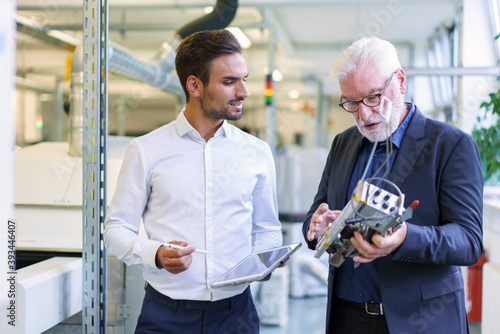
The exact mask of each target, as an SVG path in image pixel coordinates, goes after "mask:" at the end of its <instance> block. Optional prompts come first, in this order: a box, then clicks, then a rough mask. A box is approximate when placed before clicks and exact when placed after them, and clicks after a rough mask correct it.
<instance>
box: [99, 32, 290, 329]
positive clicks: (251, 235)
mask: <svg viewBox="0 0 500 334" xmlns="http://www.w3.org/2000/svg"><path fill="white" fill-rule="evenodd" d="M175 65H176V70H177V73H178V76H179V79H180V81H181V84H182V86H183V89H184V92H185V94H186V100H187V103H186V107H185V109H184V110H183V111H182V112H181V114H180V115H179V117H178V118H177V119H176V120H175V121H173V122H171V123H169V124H167V125H165V126H163V127H161V128H159V129H157V130H154V131H153V132H151V133H149V134H147V135H145V136H142V137H139V138H136V139H134V140H132V142H131V143H130V146H129V149H128V152H127V154H126V156H125V159H124V161H123V167H122V169H121V172H120V176H119V179H118V186H117V188H116V191H115V195H114V198H113V200H112V202H111V204H110V207H109V210H108V216H107V219H106V229H105V231H104V236H105V243H106V247H107V249H108V251H109V252H110V253H111V254H113V255H115V256H117V257H118V258H119V259H121V260H123V261H124V262H125V263H127V264H128V265H134V266H139V267H141V268H142V269H143V270H144V278H145V279H146V281H147V288H146V296H145V298H144V303H143V308H142V312H141V315H140V317H139V320H138V324H137V329H136V333H160V332H161V333H193V334H194V333H213V334H222V333H238V332H245V333H258V331H259V324H258V315H257V313H256V310H255V307H254V305H253V301H252V296H251V294H250V289H249V286H248V284H244V285H239V286H232V287H225V288H218V289H212V288H211V287H210V285H209V283H210V282H212V281H214V280H215V279H217V278H218V277H219V276H221V275H222V274H223V273H224V272H226V271H227V270H228V269H230V268H231V267H232V266H233V265H235V264H236V263H238V262H239V261H240V260H242V259H243V258H244V257H245V256H246V255H248V254H249V253H250V252H251V251H253V250H260V249H265V248H270V247H274V246H280V245H281V241H282V240H281V225H280V223H279V221H278V210H277V201H276V186H275V184H276V175H275V166H274V161H273V157H272V154H271V150H270V148H269V146H268V145H267V144H266V143H265V142H263V141H261V140H259V139H257V138H255V137H253V136H250V135H248V134H246V133H244V132H243V131H240V130H239V129H237V128H236V127H234V126H232V125H230V124H228V123H227V121H226V120H237V119H240V118H241V116H242V108H243V102H244V100H245V98H247V97H248V96H249V95H250V94H249V92H248V89H247V87H246V79H247V77H248V70H247V67H246V64H245V60H244V59H243V56H242V55H241V49H240V46H239V44H238V42H237V40H236V39H235V37H234V36H233V35H232V34H231V33H230V32H228V31H227V30H217V31H202V32H199V33H195V34H193V35H191V36H189V37H187V38H185V39H184V40H183V41H182V43H181V44H180V45H179V47H178V49H177V56H176V61H175ZM141 219H142V220H143V222H144V228H145V231H146V233H147V238H141V237H140V236H138V231H139V225H140V223H141ZM164 243H169V244H174V245H178V246H185V248H183V249H176V248H170V247H166V246H164ZM197 248H199V249H204V250H206V251H207V252H208V254H204V253H199V252H195V249H197Z"/></svg>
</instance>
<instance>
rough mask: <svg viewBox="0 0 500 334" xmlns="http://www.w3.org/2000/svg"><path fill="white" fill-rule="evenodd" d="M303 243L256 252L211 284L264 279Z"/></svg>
mask: <svg viewBox="0 0 500 334" xmlns="http://www.w3.org/2000/svg"><path fill="white" fill-rule="evenodd" d="M301 245H302V243H300V242H299V243H296V244H291V245H286V246H280V247H276V248H271V249H267V250H262V251H258V252H254V253H252V254H250V255H249V256H247V257H246V258H245V259H243V261H241V262H240V263H238V264H237V265H236V266H234V267H233V268H231V269H230V270H229V271H228V272H227V273H225V274H224V275H223V276H221V277H220V278H219V279H218V280H216V281H215V282H212V283H211V284H210V285H211V286H212V287H213V288H217V287H222V286H228V285H236V284H242V283H247V282H252V281H258V280H262V279H264V278H265V277H266V276H267V275H269V274H270V273H271V272H272V271H273V270H274V269H276V268H277V267H278V266H279V265H281V264H283V263H285V262H286V261H287V260H288V259H289V258H290V255H291V254H292V253H293V252H295V251H296V250H297V249H299V247H300V246H301Z"/></svg>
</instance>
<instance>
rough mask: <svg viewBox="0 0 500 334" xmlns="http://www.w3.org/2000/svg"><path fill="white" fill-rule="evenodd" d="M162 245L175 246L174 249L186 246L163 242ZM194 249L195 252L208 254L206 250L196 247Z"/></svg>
mask: <svg viewBox="0 0 500 334" xmlns="http://www.w3.org/2000/svg"><path fill="white" fill-rule="evenodd" d="M163 246H167V247H170V248H175V249H184V248H186V247H183V246H179V245H175V244H167V243H164V244H163ZM194 251H195V252H197V253H203V254H210V253H209V252H207V251H206V250H203V249H198V248H196V249H195V250H194Z"/></svg>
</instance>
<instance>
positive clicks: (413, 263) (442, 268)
mask: <svg viewBox="0 0 500 334" xmlns="http://www.w3.org/2000/svg"><path fill="white" fill-rule="evenodd" d="M361 138H362V135H361V133H360V132H359V131H358V129H357V127H355V126H354V127H351V128H350V129H348V130H346V131H344V132H343V133H341V134H339V135H337V136H336V137H335V139H334V141H333V143H332V147H331V150H330V153H329V155H328V159H327V162H326V166H325V169H324V171H323V176H322V179H321V182H320V185H319V188H318V193H317V194H316V197H315V198H314V203H313V205H312V206H311V209H310V211H309V213H308V214H307V216H306V220H305V222H304V226H303V233H304V236H305V238H306V241H307V231H308V229H309V222H310V220H311V216H312V215H313V213H314V211H315V210H316V208H317V207H318V206H319V205H320V204H321V203H323V202H325V203H328V205H329V207H330V209H332V210H336V209H338V210H341V209H342V208H343V207H344V206H345V204H346V197H347V194H346V192H347V188H348V183H349V181H348V180H349V179H350V177H351V173H352V170H353V168H354V164H355V162H356V158H357V156H358V153H359V149H360V141H361ZM389 179H390V180H391V181H392V182H394V183H395V184H396V185H397V186H398V187H399V188H400V189H401V192H402V193H403V194H405V207H408V206H409V205H410V204H411V203H412V202H413V201H414V200H419V201H420V205H419V206H418V207H417V208H416V209H415V210H414V211H413V218H411V219H410V220H409V221H408V224H407V226H408V233H407V236H406V240H405V241H404V242H403V244H402V245H401V247H400V248H399V249H397V250H396V251H395V252H393V253H392V254H390V255H388V256H386V257H384V258H381V259H379V260H378V261H377V263H378V265H377V270H378V275H379V277H380V290H381V293H382V301H383V305H384V313H385V316H386V319H387V323H388V326H389V330H390V332H391V333H393V334H402V333H426V334H428V333H454V334H459V333H467V332H468V330H467V318H466V309H465V300H464V283H463V277H462V273H461V270H460V266H468V265H472V264H474V263H476V262H477V260H478V259H479V257H480V256H481V253H482V250H483V248H482V212H483V181H482V176H481V163H480V160H479V152H478V149H477V146H476V144H475V142H474V140H473V139H472V137H471V136H470V135H468V134H466V133H465V132H463V131H461V130H460V129H458V128H457V127H455V126H453V125H450V124H446V123H443V122H439V121H436V120H432V119H429V118H426V117H425V116H424V115H423V113H422V112H421V111H420V110H419V109H418V108H416V110H415V114H414V115H413V117H412V119H411V122H410V124H409V125H408V128H407V130H406V133H405V135H404V137H403V141H402V142H401V147H400V149H399V151H398V154H397V156H396V158H395V162H394V166H393V168H392V171H391V174H390V177H389ZM308 246H309V248H311V249H314V248H315V246H316V241H314V242H308ZM324 256H325V255H324ZM361 265H362V264H361ZM334 275H335V267H333V266H330V273H329V288H328V309H327V333H330V332H329V327H330V324H329V319H331V317H330V314H331V311H332V308H335V307H336V305H332V300H333V299H332V298H331V297H332V296H331V294H332V290H333V289H332V287H333V280H334V277H335V276H334Z"/></svg>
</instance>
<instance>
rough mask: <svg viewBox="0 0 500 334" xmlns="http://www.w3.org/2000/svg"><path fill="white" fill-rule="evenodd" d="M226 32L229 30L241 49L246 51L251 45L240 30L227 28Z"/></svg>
mask: <svg viewBox="0 0 500 334" xmlns="http://www.w3.org/2000/svg"><path fill="white" fill-rule="evenodd" d="M227 30H229V31H230V32H231V33H232V34H233V35H234V37H236V39H237V40H238V42H240V45H241V47H242V48H243V49H248V48H249V47H250V46H251V45H252V42H250V39H249V38H248V37H247V35H245V34H244V33H243V31H241V29H240V28H236V27H230V28H227Z"/></svg>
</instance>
